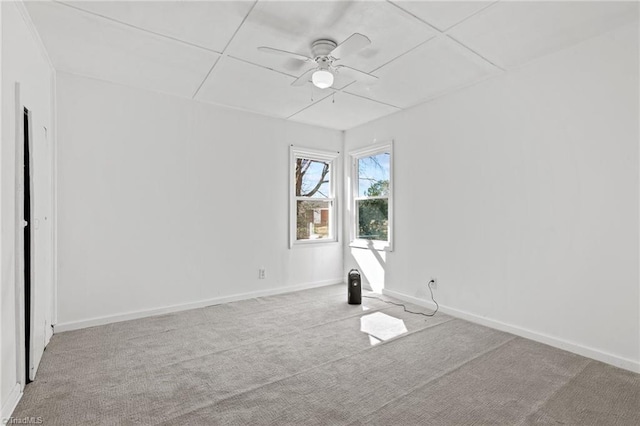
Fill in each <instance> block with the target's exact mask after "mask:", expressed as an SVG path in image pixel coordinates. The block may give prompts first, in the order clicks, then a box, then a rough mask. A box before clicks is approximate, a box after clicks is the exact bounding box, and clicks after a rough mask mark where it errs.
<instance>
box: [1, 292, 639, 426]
mask: <svg viewBox="0 0 640 426" xmlns="http://www.w3.org/2000/svg"><path fill="white" fill-rule="evenodd" d="M345 293H346V289H345V288H344V287H343V286H341V285H340V286H330V287H324V288H318V289H313V290H306V291H301V292H296V293H288V294H283V295H278V296H272V297H262V298H258V299H251V300H245V301H241V302H235V303H228V304H224V305H217V306H212V307H208V308H203V309H195V310H191V311H185V312H179V313H175V314H168V315H162V316H156V317H152V318H145V319H141V320H135V321H127V322H121V323H116V324H110V325H106V326H100V327H93V328H87V329H83V330H78V331H71V332H66V333H60V334H56V335H54V336H53V338H52V340H51V343H50V344H49V346H48V347H47V350H46V351H45V353H44V356H43V358H42V362H41V364H40V369H39V371H38V375H37V377H36V380H35V381H34V382H33V383H31V384H29V385H28V386H27V388H26V390H25V394H24V396H23V398H22V400H21V401H20V403H19V405H18V407H17V408H16V410H15V412H14V413H13V417H14V418H24V417H26V416H34V417H41V418H42V420H43V422H44V424H45V425H79V424H82V425H129V424H131V425H134V424H145V425H155V424H163V425H218V424H219V425H471V424H473V425H528V424H565V425H567V424H568V425H639V424H640V375H638V374H634V373H631V372H628V371H624V370H621V369H617V368H614V367H611V366H608V365H605V364H602V363H600V362H597V361H592V360H590V359H587V358H584V357H581V356H578V355H574V354H571V353H569V352H564V351H561V350H559V349H554V348H551V347H549V346H546V345H542V344H539V343H535V342H532V341H530V340H526V339H522V338H519V337H515V336H513V335H510V334H507V333H503V332H500V331H496V330H492V329H490V328H486V327H482V326H479V325H476V324H472V323H469V322H466V321H463V320H458V319H454V318H452V317H449V316H446V315H443V314H440V313H438V314H436V316H435V317H432V318H427V317H424V316H420V315H414V314H410V313H406V312H404V311H403V309H402V308H401V307H396V306H393V305H389V304H385V303H383V302H381V301H378V300H375V299H363V304H362V305H361V306H356V305H348V304H347V303H346V295H345ZM408 308H410V309H412V310H421V308H419V307H416V306H408Z"/></svg>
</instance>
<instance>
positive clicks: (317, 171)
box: [295, 158, 331, 198]
mask: <svg viewBox="0 0 640 426" xmlns="http://www.w3.org/2000/svg"><path fill="white" fill-rule="evenodd" d="M329 164H330V163H329V162H328V161H317V160H309V159H306V158H296V194H295V195H296V197H313V198H328V197H331V194H330V193H329V191H330V182H329V178H330V177H331V174H330V173H329Z"/></svg>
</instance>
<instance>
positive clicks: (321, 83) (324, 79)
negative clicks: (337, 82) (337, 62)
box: [311, 70, 333, 89]
mask: <svg viewBox="0 0 640 426" xmlns="http://www.w3.org/2000/svg"><path fill="white" fill-rule="evenodd" d="M311 81H312V82H313V85H314V86H316V87H317V88H319V89H326V88H328V87H331V85H332V84H333V74H332V73H331V71H327V70H317V71H316V72H314V73H313V75H312V76H311Z"/></svg>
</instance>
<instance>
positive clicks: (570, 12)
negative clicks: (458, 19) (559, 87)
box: [449, 1, 638, 68]
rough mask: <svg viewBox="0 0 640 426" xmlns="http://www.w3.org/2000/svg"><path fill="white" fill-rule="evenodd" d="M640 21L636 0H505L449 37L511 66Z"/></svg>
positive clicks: (479, 14) (491, 58) (502, 63)
mask: <svg viewBox="0 0 640 426" xmlns="http://www.w3.org/2000/svg"><path fill="white" fill-rule="evenodd" d="M637 19H638V3H637V2H617V1H585V2H578V1H546V2H533V1H532V2H507V1H502V2H499V3H497V4H495V5H493V6H491V7H488V8H487V9H485V10H483V11H481V12H480V13H478V14H476V15H475V16H473V17H472V18H470V19H468V20H467V21H465V22H464V23H463V24H461V25H459V26H456V27H455V28H454V29H453V30H451V32H450V33H449V34H451V35H452V36H453V37H455V38H456V39H457V40H459V41H460V42H461V43H463V44H465V45H467V46H469V47H470V48H472V49H474V50H476V51H478V52H481V53H482V54H483V55H484V56H485V57H486V58H487V59H489V60H491V61H492V62H494V63H496V64H498V65H500V66H502V67H504V68H512V67H515V66H518V65H522V64H524V63H526V62H528V61H530V60H532V59H535V58H538V57H540V56H543V55H546V54H549V53H552V52H555V51H558V50H561V49H563V48H565V47H568V46H570V45H572V44H575V43H577V42H579V41H582V40H586V39H587V38H590V37H594V36H596V35H598V34H601V33H604V32H605V31H609V30H611V29H613V28H616V27H619V26H621V25H624V24H625V23H628V22H631V21H634V20H637Z"/></svg>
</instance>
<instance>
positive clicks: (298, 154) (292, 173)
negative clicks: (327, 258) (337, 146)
mask: <svg viewBox="0 0 640 426" xmlns="http://www.w3.org/2000/svg"><path fill="white" fill-rule="evenodd" d="M339 156H340V152H334V151H324V150H318V149H312V148H303V147H295V146H293V145H291V146H290V149H289V248H290V249H291V248H293V247H296V246H305V245H315V244H331V243H333V244H335V243H337V242H338V241H339V238H338V229H339V228H338V211H339V210H338V192H337V189H338V187H337V185H336V184H337V180H338V178H339V175H338V159H339ZM298 158H304V159H307V160H312V161H321V162H329V192H330V197H327V198H313V197H302V196H296V195H295V194H296V159H298ZM307 200H318V201H329V202H330V208H329V238H320V239H308V240H298V239H297V238H296V235H297V224H298V215H297V202H298V201H307Z"/></svg>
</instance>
